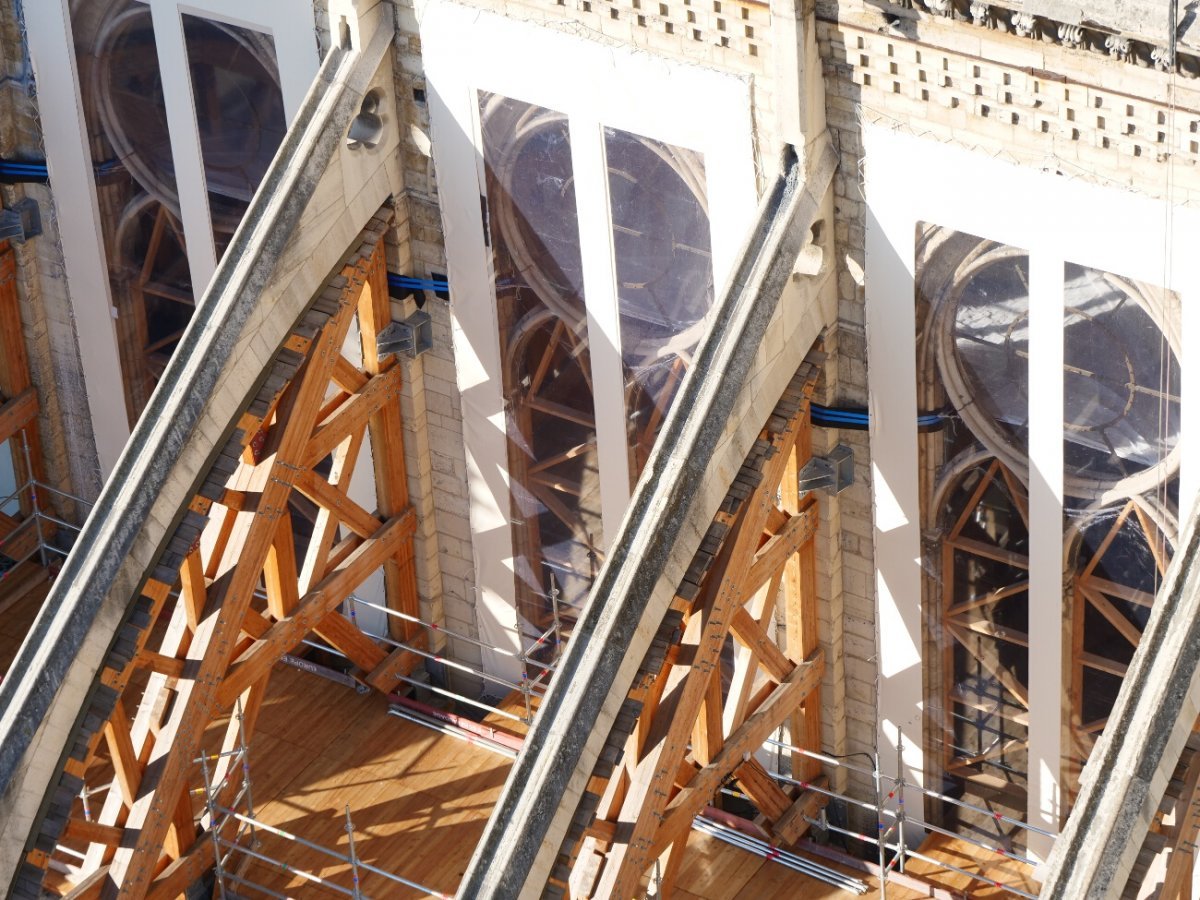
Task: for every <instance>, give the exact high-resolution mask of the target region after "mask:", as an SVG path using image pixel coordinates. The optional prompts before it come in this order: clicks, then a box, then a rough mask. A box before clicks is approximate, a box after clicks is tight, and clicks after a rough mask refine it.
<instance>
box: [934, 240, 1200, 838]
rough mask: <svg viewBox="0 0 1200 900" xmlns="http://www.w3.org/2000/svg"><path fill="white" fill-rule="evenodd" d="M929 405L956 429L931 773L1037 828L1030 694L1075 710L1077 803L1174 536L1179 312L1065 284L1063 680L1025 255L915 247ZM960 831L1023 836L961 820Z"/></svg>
mask: <svg viewBox="0 0 1200 900" xmlns="http://www.w3.org/2000/svg"><path fill="white" fill-rule="evenodd" d="M916 258H917V277H916V288H917V291H916V303H917V317H916V322H917V351H916V352H917V378H918V385H917V392H918V393H917V396H918V404H919V406H920V408H921V409H922V411H929V410H937V411H940V412H941V413H942V417H941V424H940V426H939V427H938V428H937V429H936V430H933V431H931V432H928V433H926V434H924V435H922V436H921V438H920V466H921V473H920V474H921V496H922V529H923V534H924V540H923V547H922V557H923V571H924V575H923V592H924V609H925V610H926V615H925V638H924V641H925V647H924V653H923V659H924V661H925V662H924V667H925V682H926V697H927V703H926V710H927V721H926V725H925V735H926V749H927V757H926V758H927V759H932V760H936V762H937V768H938V769H939V770H940V773H941V777H942V779H943V785H944V787H945V788H947V789H948V790H950V792H951V793H959V794H962V795H968V796H970V797H971V798H973V799H974V801H975V802H976V803H984V804H987V805H988V808H991V809H996V810H998V811H1000V812H1003V813H1005V814H1007V815H1010V816H1013V817H1014V818H1018V819H1023V818H1025V816H1026V814H1027V812H1028V798H1027V797H1026V788H1027V784H1028V776H1029V766H1030V765H1031V763H1030V759H1029V729H1030V709H1031V704H1030V695H1031V692H1039V691H1054V692H1056V693H1061V695H1062V697H1063V698H1064V702H1063V708H1062V717H1063V729H1064V734H1065V735H1066V736H1067V741H1066V743H1065V745H1064V759H1063V761H1062V766H1061V769H1062V777H1063V784H1064V786H1065V788H1066V793H1067V795H1068V800H1069V797H1070V796H1071V795H1073V791H1074V789H1075V785H1076V782H1077V779H1078V774H1079V771H1080V769H1081V767H1082V765H1083V763H1084V762H1085V761H1086V758H1087V754H1088V753H1089V752H1090V750H1091V747H1092V746H1093V744H1094V741H1095V737H1096V735H1097V734H1098V733H1099V732H1100V731H1101V730H1102V728H1103V725H1104V721H1105V717H1106V716H1107V715H1108V712H1109V710H1110V709H1111V707H1112V704H1113V701H1114V700H1115V697H1116V692H1117V690H1118V689H1119V687H1120V682H1121V677H1122V676H1123V674H1124V671H1125V667H1126V666H1127V664H1128V662H1129V660H1130V658H1131V657H1132V653H1133V649H1134V648H1135V647H1136V645H1137V640H1138V637H1139V636H1140V633H1141V630H1142V628H1143V627H1144V625H1145V622H1146V618H1147V616H1148V613H1149V608H1150V606H1151V604H1152V603H1153V599H1154V594H1155V591H1156V589H1157V586H1158V583H1159V581H1160V580H1161V577H1162V573H1163V571H1164V570H1165V566H1166V563H1167V560H1168V559H1169V555H1170V552H1171V546H1172V544H1173V542H1174V539H1175V531H1176V512H1175V506H1176V501H1177V497H1178V478H1177V476H1178V469H1179V450H1178V434H1179V422H1180V415H1179V388H1178V385H1179V367H1178V361H1177V348H1178V329H1179V312H1178V298H1177V297H1175V296H1174V295H1171V294H1169V293H1167V292H1164V291H1161V290H1158V289H1156V288H1153V287H1151V286H1148V285H1144V284H1141V283H1138V282H1134V281H1131V280H1129V279H1124V278H1120V277H1118V276H1115V275H1112V274H1110V273H1106V272H1100V271H1097V270H1094V269H1087V268H1084V267H1081V266H1077V265H1073V264H1071V263H1067V264H1066V265H1065V266H1064V268H1063V270H1062V273H1063V274H1062V281H1061V284H1062V290H1063V295H1064V309H1065V313H1064V320H1063V323H1062V335H1063V362H1062V369H1063V376H1062V377H1063V382H1062V383H1063V411H1064V412H1063V423H1062V440H1063V456H1062V460H1063V462H1062V464H1063V473H1062V476H1063V477H1062V483H1063V486H1064V487H1063V491H1064V500H1063V511H1064V517H1065V523H1066V526H1065V541H1064V552H1063V560H1064V563H1063V565H1064V569H1063V593H1062V603H1063V610H1064V612H1063V616H1064V621H1065V623H1066V624H1065V627H1064V643H1065V645H1069V646H1067V647H1066V649H1067V656H1066V657H1065V658H1066V659H1067V660H1068V663H1067V666H1068V667H1069V671H1065V672H1064V673H1063V674H1064V683H1063V684H1062V685H1061V686H1060V685H1049V684H1038V683H1031V680H1030V676H1029V670H1030V661H1029V621H1030V608H1029V603H1030V599H1029V591H1028V588H1029V581H1030V547H1029V535H1030V519H1029V499H1028V498H1029V492H1030V480H1031V479H1039V478H1044V477H1045V476H1044V473H1043V472H1041V471H1040V469H1039V463H1038V461H1037V460H1034V461H1033V462H1032V463H1031V460H1030V449H1029V447H1030V444H1029V429H1030V417H1031V413H1032V410H1033V409H1035V408H1036V405H1037V404H1038V402H1039V398H1038V393H1037V387H1036V385H1032V384H1031V381H1030V374H1029V373H1030V360H1031V356H1030V353H1031V346H1033V345H1032V344H1031V340H1030V287H1029V278H1030V253H1029V251H1027V250H1024V249H1020V248H1015V247H1011V246H1008V245H1005V244H1002V243H999V242H996V241H990V240H987V239H985V238H981V237H977V236H973V235H969V234H964V233H962V232H956V231H952V230H950V229H947V228H942V227H938V226H931V225H923V224H922V225H920V226H919V227H918V230H917V254H916ZM939 812H940V813H941V814H942V815H944V816H945V818H946V819H947V820H948V821H949V824H952V825H955V826H957V827H966V828H985V829H988V830H991V831H992V832H993V833H994V834H995V833H996V832H997V831H998V832H1000V834H999V835H997V836H999V837H1002V838H1003V837H1019V835H1018V834H1017V833H1013V830H1012V829H1011V828H1006V827H1005V826H1004V825H1003V824H1002V823H1000V822H999V821H992V822H988V821H987V817H982V816H975V817H972V815H970V814H968V813H965V812H963V811H962V810H961V809H958V808H955V807H950V806H947V807H946V808H945V809H943V810H940V811H939Z"/></svg>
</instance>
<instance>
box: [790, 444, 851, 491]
mask: <svg viewBox="0 0 1200 900" xmlns="http://www.w3.org/2000/svg"><path fill="white" fill-rule="evenodd" d="M799 482H800V490H801V491H817V490H820V491H825V492H826V493H829V494H840V493H841V492H842V491H844V490H845V489H846V488H848V487H850V485H852V484H854V451H853V450H851V449H850V448H849V447H847V446H846V445H845V444H838V445H837V446H836V447H834V448H833V450H831V451H830V452H829V455H828V456H814V457H813V458H812V459H810V460H809V461H808V462H807V463H805V464H804V468H803V469H801V470H800V475H799Z"/></svg>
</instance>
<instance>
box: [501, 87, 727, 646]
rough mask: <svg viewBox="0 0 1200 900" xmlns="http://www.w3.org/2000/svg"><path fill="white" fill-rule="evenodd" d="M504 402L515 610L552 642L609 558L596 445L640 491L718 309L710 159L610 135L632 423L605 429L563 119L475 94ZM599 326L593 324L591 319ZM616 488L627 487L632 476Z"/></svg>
mask: <svg viewBox="0 0 1200 900" xmlns="http://www.w3.org/2000/svg"><path fill="white" fill-rule="evenodd" d="M479 115H480V131H481V135H482V145H483V157H484V168H485V181H486V197H487V212H488V225H489V233H490V243H491V256H492V266H493V275H494V286H495V293H496V316H497V325H498V335H497V337H498V341H499V349H500V360H501V365H502V370H501V377H502V381H503V391H504V398H505V423H506V425H505V428H506V434H507V439H508V453H507V464H508V473H509V489H510V493H511V512H510V526H511V529H512V540H513V555H514V565H513V569H514V577H515V582H516V599H517V605H518V609H519V611H520V613H521V615H522V617H523V618H524V619H525V620H526V621H527V622H530V623H533V624H534V625H535V627H538V628H544V627H545V626H546V625H547V624H548V622H549V621H550V618H551V616H552V614H553V613H554V610H553V609H552V608H551V603H552V600H551V596H552V593H553V596H555V597H557V598H558V600H559V601H561V602H562V603H565V604H566V605H567V606H568V607H572V606H578V605H580V604H581V603H582V602H583V599H584V598H585V597H586V595H587V593H588V590H589V589H590V587H591V583H592V580H593V579H594V578H595V576H596V574H597V572H598V571H599V567H600V564H601V562H602V560H603V553H604V547H605V539H604V526H603V511H602V505H601V478H602V477H609V478H611V477H613V474H612V473H608V472H602V471H601V465H600V461H599V454H598V442H599V438H598V434H599V432H600V431H602V430H604V429H610V430H611V429H614V428H616V429H619V430H620V431H624V432H626V434H624V435H618V438H617V439H618V440H624V439H627V440H628V442H629V454H630V466H629V478H630V479H631V480H632V481H634V482H636V479H637V476H638V475H639V474H640V472H641V467H642V466H643V465H644V464H645V460H646V458H647V457H648V456H649V452H650V449H651V448H652V446H653V443H654V438H655V436H656V435H657V432H658V428H659V427H660V426H661V424H662V421H663V417H664V416H665V414H666V412H667V410H668V409H669V407H670V403H671V399H672V397H673V396H674V393H675V390H676V388H677V387H678V385H679V383H680V381H681V379H682V376H683V373H684V372H685V371H686V368H687V365H688V362H689V359H690V353H691V351H692V350H693V349H694V348H695V345H696V343H697V342H698V340H699V338H700V335H701V332H702V330H703V327H704V325H705V322H706V316H707V314H708V311H709V308H710V307H711V304H712V293H713V292H712V261H711V250H710V241H709V232H708V216H707V211H706V206H705V200H704V197H705V187H704V167H703V161H702V159H701V157H700V156H699V154H696V153H693V152H691V151H686V150H682V149H680V148H677V147H673V146H671V145H669V144H666V143H664V142H662V141H656V140H652V139H649V138H645V137H641V136H639V135H635V134H632V133H630V132H626V131H620V130H618V129H615V128H605V129H604V133H603V140H604V159H605V165H606V170H607V174H608V186H609V212H610V217H611V226H610V227H611V234H612V258H613V272H614V275H615V281H616V293H617V307H618V313H619V315H618V323H619V342H620V346H619V348H614V349H618V350H619V353H620V364H621V369H620V371H621V377H622V385H620V386H618V390H619V391H620V392H621V393H622V394H623V396H624V398H625V401H624V416H623V421H616V420H610V421H600V422H598V421H597V411H596V403H595V397H594V386H593V380H594V378H595V375H594V372H593V366H592V353H591V349H592V343H593V341H592V338H593V335H592V333H591V330H590V329H591V327H592V326H591V325H590V324H589V308H588V304H589V297H588V296H587V291H586V290H585V286H584V274H583V272H584V267H583V260H582V256H581V249H580V234H579V230H580V229H579V220H578V211H577V205H576V197H575V183H576V179H575V172H574V162H573V158H572V140H573V134H572V131H571V128H570V125H569V122H568V119H567V117H566V116H565V115H564V114H562V113H559V112H556V111H553V110H550V109H546V108H544V107H540V106H536V105H534V104H530V103H525V102H522V101H518V100H513V99H511V98H508V97H505V96H502V95H500V94H496V93H491V92H481V93H480V95H479ZM593 318H594V316H593ZM617 477H621V478H624V477H625V474H624V473H619V474H618V475H617Z"/></svg>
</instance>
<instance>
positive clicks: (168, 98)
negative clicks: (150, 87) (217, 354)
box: [150, 0, 217, 300]
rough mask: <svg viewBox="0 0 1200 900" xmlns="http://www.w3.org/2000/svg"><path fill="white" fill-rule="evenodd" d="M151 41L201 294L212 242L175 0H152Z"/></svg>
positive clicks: (212, 257)
mask: <svg viewBox="0 0 1200 900" xmlns="http://www.w3.org/2000/svg"><path fill="white" fill-rule="evenodd" d="M150 11H151V13H152V15H153V20H154V44H155V47H156V49H157V51H158V61H159V70H160V72H161V74H162V87H163V100H164V102H165V103H166V108H167V128H168V129H169V131H170V134H171V159H172V161H173V163H174V167H175V190H176V191H177V192H178V195H179V215H180V218H181V219H182V220H183V233H184V237H185V239H186V240H187V258H188V269H189V271H190V273H191V278H192V292H193V294H194V295H195V297H196V299H197V300H199V299H200V297H201V296H203V294H204V291H205V289H206V288H207V287H208V282H209V281H210V280H211V279H212V275H213V272H214V271H215V270H216V268H217V247H216V242H215V240H214V238H213V228H212V217H211V216H210V215H209V209H208V183H207V181H206V180H205V178H204V161H203V159H202V158H201V153H200V129H199V127H198V126H197V125H196V108H195V106H194V104H193V103H192V79H191V74H190V72H189V71H188V55H187V43H186V41H185V40H184V37H183V18H182V13H180V11H179V7H178V5H177V4H176V0H151V2H150Z"/></svg>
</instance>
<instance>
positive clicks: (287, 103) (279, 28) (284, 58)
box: [272, 14, 321, 126]
mask: <svg viewBox="0 0 1200 900" xmlns="http://www.w3.org/2000/svg"><path fill="white" fill-rule="evenodd" d="M279 19H280V17H279V15H278V14H276V20H277V21H276V24H275V25H274V27H273V28H272V38H273V39H274V41H275V61H276V62H277V63H278V65H279V87H280V90H281V91H282V92H283V115H284V119H285V121H286V122H287V124H288V125H289V126H291V124H292V119H294V118H295V117H296V113H297V112H299V110H300V105H301V104H302V103H303V102H304V95H305V94H307V93H308V89H309V87H311V86H312V82H313V79H314V78H316V77H317V69H319V68H320V65H321V60H320V57H319V56H318V54H317V43H316V39H315V38H314V37H313V35H312V34H309V33H308V29H305V28H297V27H295V25H294V22H295V17H292V19H291V24H290V23H289V22H288V21H286V20H283V21H280V20H279Z"/></svg>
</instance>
